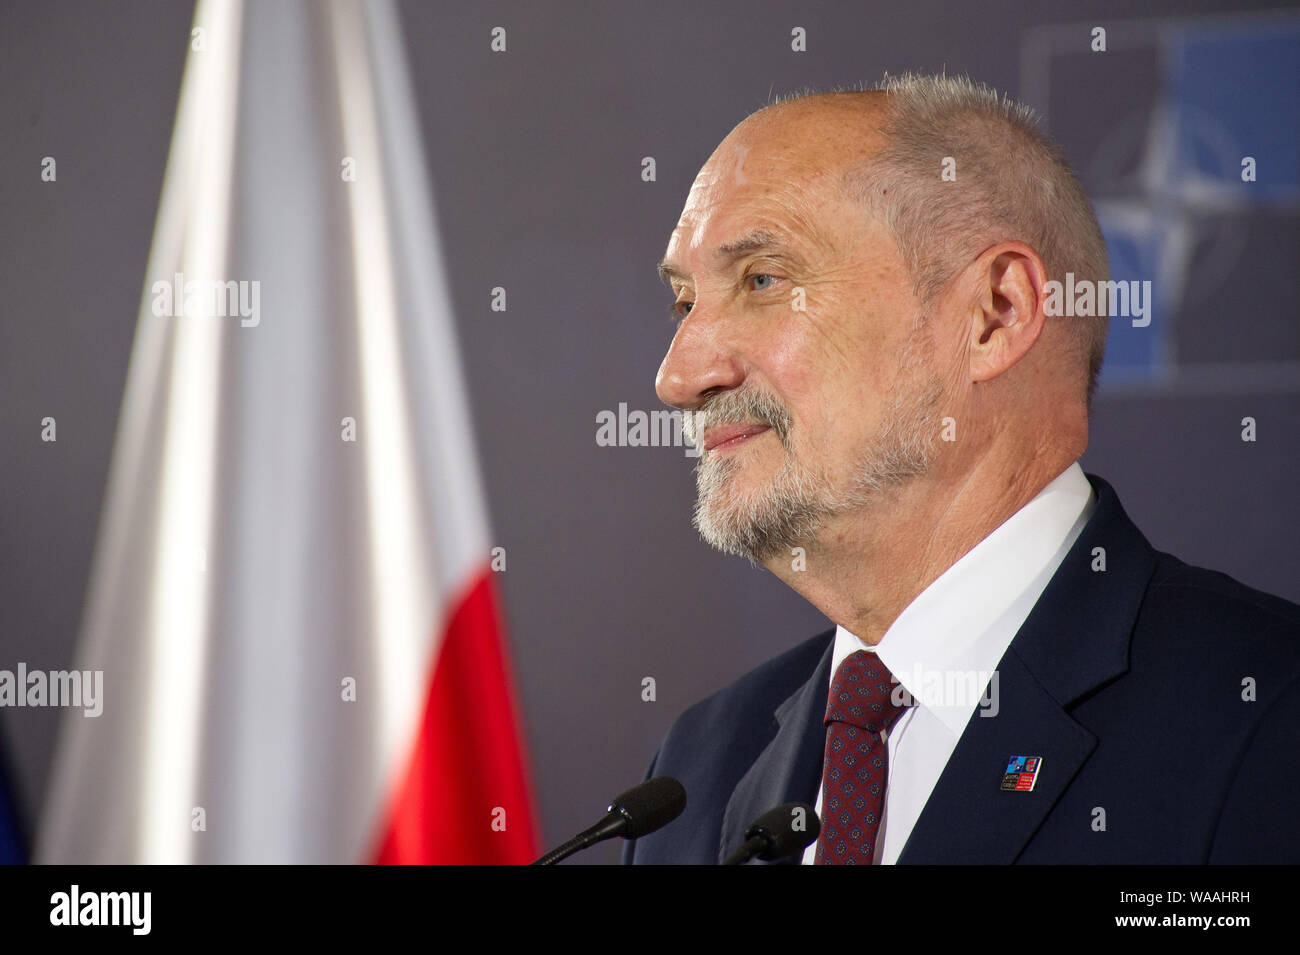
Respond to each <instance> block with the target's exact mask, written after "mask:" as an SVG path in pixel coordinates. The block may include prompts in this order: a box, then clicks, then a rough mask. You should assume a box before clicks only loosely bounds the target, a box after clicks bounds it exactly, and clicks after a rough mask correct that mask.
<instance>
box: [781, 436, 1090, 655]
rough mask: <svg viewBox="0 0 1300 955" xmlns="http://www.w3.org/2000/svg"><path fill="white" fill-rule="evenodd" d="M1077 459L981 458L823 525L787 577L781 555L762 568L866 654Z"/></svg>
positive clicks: (1067, 454) (1058, 455)
mask: <svg viewBox="0 0 1300 955" xmlns="http://www.w3.org/2000/svg"><path fill="white" fill-rule="evenodd" d="M1077 457H1078V454H1077V453H1074V452H1073V451H1068V450H1062V449H1055V453H1043V454H1040V455H1029V456H1023V457H1020V458H1019V460H1020V462H1021V464H1020V466H1019V467H1016V466H1013V465H1011V464H1010V463H1009V462H1007V461H1005V460H1002V459H1001V457H1000V456H999V457H998V458H996V459H995V458H994V457H993V456H986V457H984V458H983V459H981V461H979V462H977V463H976V464H975V466H973V467H971V468H968V469H966V470H964V471H963V472H961V473H956V474H943V473H941V472H940V473H934V472H931V473H927V474H924V475H922V476H920V477H918V478H914V479H912V480H911V481H909V482H908V483H907V484H905V485H902V486H899V487H896V488H891V489H889V490H886V491H883V492H881V493H880V494H879V495H878V496H877V498H876V499H875V500H873V501H872V502H871V503H870V504H869V505H868V506H867V507H865V508H863V509H861V510H857V511H853V512H846V513H844V514H842V515H839V516H837V517H836V518H834V519H833V520H832V521H830V522H828V524H827V525H826V526H825V528H824V529H823V531H822V533H821V534H819V535H818V538H817V541H816V542H815V543H814V544H813V546H811V547H809V548H807V554H806V557H805V559H804V561H803V562H802V563H803V569H801V570H794V569H793V568H792V566H791V561H790V559H789V557H788V556H786V555H784V554H783V555H781V556H778V557H775V558H773V559H771V560H769V561H767V562H765V565H766V566H767V568H768V569H769V570H771V571H772V573H774V574H776V576H777V577H779V578H781V579H782V580H783V581H785V582H786V583H787V584H788V585H789V586H790V587H791V588H793V589H794V590H795V591H796V592H798V593H799V594H800V595H801V596H803V597H804V598H805V599H806V600H808V602H809V603H811V604H812V605H813V606H815V607H817V609H818V610H820V611H821V612H822V613H824V614H825V615H826V616H827V617H829V618H830V619H831V620H832V621H833V622H834V623H835V624H837V625H839V626H842V627H844V628H845V629H846V630H848V631H849V632H851V633H853V634H854V635H855V636H857V637H858V638H859V639H861V640H862V641H863V642H865V643H867V644H868V645H873V646H874V645H875V644H877V643H879V642H880V640H881V638H882V637H884V635H885V632H886V631H887V630H888V629H889V627H890V626H891V625H892V624H893V622H894V620H895V619H897V617H898V615H899V614H901V613H902V612H903V611H904V610H905V609H906V608H907V605H908V604H910V603H911V602H912V601H913V600H915V599H916V597H917V596H918V595H919V594H920V593H921V592H922V591H923V590H925V589H926V588H927V587H928V586H930V584H932V583H933V582H934V581H935V580H937V579H938V578H939V577H940V576H941V575H942V574H943V572H944V571H946V570H947V569H948V568H949V567H951V566H952V565H953V564H955V563H956V562H957V561H958V560H959V559H961V557H962V556H963V555H965V554H966V553H967V552H968V551H970V550H971V549H972V548H973V547H975V545H976V544H978V543H979V542H980V541H982V540H983V539H984V538H985V537H987V536H988V535H989V534H991V533H992V532H993V531H994V530H996V529H997V528H998V527H999V526H1000V525H1001V524H1002V523H1004V522H1005V521H1006V520H1007V519H1008V518H1009V517H1011V516H1012V515H1013V514H1015V513H1016V512H1017V511H1018V510H1020V509H1021V508H1022V507H1024V506H1025V505H1026V504H1028V503H1029V502H1030V501H1031V500H1033V498H1034V497H1035V496H1036V495H1037V494H1038V492H1039V491H1041V490H1042V489H1043V488H1044V487H1046V486H1047V485H1048V484H1049V483H1050V482H1051V481H1052V480H1053V479H1054V478H1055V477H1057V475H1059V474H1060V473H1061V472H1062V471H1064V470H1065V469H1066V468H1067V467H1068V466H1069V465H1070V464H1071V463H1073V462H1074V461H1075V460H1076V459H1077ZM1026 461H1027V462H1030V463H1029V464H1025V463H1024V462H1026Z"/></svg>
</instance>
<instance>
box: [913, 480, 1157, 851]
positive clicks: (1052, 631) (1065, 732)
mask: <svg viewBox="0 0 1300 955" xmlns="http://www.w3.org/2000/svg"><path fill="white" fill-rule="evenodd" d="M1089 479H1090V480H1091V481H1092V483H1093V487H1094V488H1095V490H1096V491H1097V496H1098V501H1097V509H1096V511H1095V512H1094V514H1093V516H1092V519H1091V520H1090V521H1089V522H1088V524H1087V525H1086V526H1085V527H1084V529H1083V531H1082V533H1081V534H1080V535H1079V539H1078V540H1076V541H1075V543H1074V545H1073V547H1071V549H1070V551H1069V553H1068V554H1067V555H1066V557H1065V560H1064V561H1062V563H1061V566H1060V568H1059V569H1058V570H1057V572H1056V574H1055V575H1054V576H1053V577H1052V580H1051V582H1050V583H1049V584H1048V586H1047V588H1046V590H1044V592H1043V595H1042V597H1041V598H1039V600H1038V603H1037V604H1036V605H1035V606H1034V609H1033V611H1032V612H1031V613H1030V615H1029V617H1028V618H1027V619H1026V620H1025V623H1024V625H1023V626H1022V627H1021V628H1020V631H1019V632H1018V633H1017V634H1016V637H1015V639H1014V640H1013V641H1012V642H1011V646H1010V647H1009V648H1008V649H1007V652H1006V654H1005V655H1004V656H1003V658H1002V660H1001V662H1000V663H999V664H998V671H997V672H998V684H999V685H998V704H999V705H998V710H997V714H996V715H995V716H991V717H985V716H981V715H980V711H979V710H976V712H975V714H974V715H972V716H971V719H970V722H968V723H967V724H966V729H965V731H964V732H963V733H962V736H961V739H960V740H958V741H957V746H956V748H955V749H954V750H953V753H952V756H951V757H949V759H948V763H947V765H946V766H945V767H944V771H943V774H942V775H941V776H940V777H939V781H938V783H937V784H936V785H935V788H934V790H933V792H932V793H931V794H930V798H929V800H928V801H927V802H926V804H925V808H924V809H923V810H922V812H921V815H920V817H919V818H918V819H917V821H916V825H915V826H914V827H913V829H912V833H911V836H910V837H909V838H908V840H907V844H906V845H905V846H904V847H903V851H902V853H901V854H900V855H899V859H898V861H899V862H900V863H992V864H998V863H1010V862H1014V861H1015V860H1016V858H1017V857H1018V856H1019V855H1020V853H1021V852H1022V851H1023V850H1024V848H1025V845H1026V844H1027V843H1028V842H1029V840H1030V839H1031V838H1032V837H1033V834H1034V832H1035V831H1036V830H1037V829H1038V827H1039V826H1040V825H1041V824H1042V821H1043V819H1044V818H1045V817H1046V815H1047V813H1048V812H1049V811H1050V810H1051V808H1052V806H1053V805H1054V804H1055V803H1056V801H1057V799H1058V798H1059V797H1060V796H1061V794H1062V793H1063V792H1064V791H1065V788H1066V787H1067V786H1068V785H1069V784H1070V781H1071V780H1072V779H1073V778H1074V776H1075V774H1076V773H1078V771H1079V769H1080V768H1081V767H1082V766H1083V764H1084V762H1085V761H1086V760H1087V759H1088V756H1089V755H1090V754H1091V753H1092V750H1093V748H1094V747H1095V746H1096V744H1097V741H1096V738H1095V737H1094V736H1093V735H1092V734H1091V733H1089V732H1088V730H1087V729H1085V728H1084V727H1083V726H1081V725H1080V724H1079V723H1077V722H1076V721H1075V720H1074V719H1073V718H1072V717H1071V716H1070V714H1069V711H1070V709H1071V707H1072V706H1073V704H1074V703H1075V702H1077V701H1078V700H1079V699H1080V698H1082V697H1083V696H1085V695H1087V694H1088V693H1090V692H1092V691H1093V690H1094V689H1096V688H1097V687H1099V686H1102V685H1103V684H1105V683H1107V682H1109V681H1111V680H1113V679H1115V678H1116V677H1118V676H1119V675H1121V674H1123V673H1124V672H1125V671H1126V670H1127V669H1128V646H1129V638H1130V635H1131V634H1132V630H1133V624H1134V621H1135V620H1136V617H1137V612H1138V608H1139V606H1140V605H1141V601H1142V597H1143V595H1144V594H1145V592H1146V587H1147V582H1148V581H1149V580H1150V577H1151V574H1152V572H1153V570H1154V568H1155V557H1154V554H1153V552H1152V550H1151V546H1150V545H1149V544H1148V543H1147V542H1146V539H1145V538H1144V537H1143V536H1142V534H1141V532H1140V531H1138V529H1137V528H1136V527H1135V526H1134V525H1133V523H1132V522H1131V521H1130V520H1129V519H1128V516H1127V515H1126V514H1125V513H1124V510H1123V508H1121V507H1120V505H1119V500H1118V499H1117V498H1116V496H1115V492H1114V490H1113V489H1112V488H1111V487H1110V485H1109V484H1107V483H1106V482H1105V481H1102V480H1101V479H1100V478H1096V477H1094V476H1092V475H1089ZM1097 548H1102V549H1103V550H1104V555H1101V556H1103V557H1104V560H1105V570H1098V569H1094V568H1096V567H1098V566H1100V565H1099V564H1098V563H1097V560H1098V555H1099V552H1098V551H1097ZM1013 756H1039V757H1042V765H1041V768H1040V770H1039V773H1038V777H1037V780H1036V784H1035V787H1034V790H1033V792H1004V791H1002V790H1001V788H1000V784H1001V781H1002V775H1003V772H1004V771H1005V768H1006V764H1007V762H1008V760H1009V759H1010V758H1011V757H1013Z"/></svg>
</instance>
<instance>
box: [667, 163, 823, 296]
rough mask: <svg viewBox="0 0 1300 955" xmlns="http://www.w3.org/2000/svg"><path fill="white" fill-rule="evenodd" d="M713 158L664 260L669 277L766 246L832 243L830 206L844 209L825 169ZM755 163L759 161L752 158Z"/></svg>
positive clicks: (698, 179)
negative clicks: (668, 270)
mask: <svg viewBox="0 0 1300 955" xmlns="http://www.w3.org/2000/svg"><path fill="white" fill-rule="evenodd" d="M739 156H740V157H743V158H738V156H737V155H736V154H735V153H733V154H731V155H725V154H716V153H715V155H714V157H713V158H712V159H710V161H709V162H708V163H706V164H705V166H704V168H703V169H702V170H701V171H700V174H699V175H698V176H697V177H696V179H695V182H694V183H693V184H692V186H691V190H690V192H689V193H688V195H687V197H686V203H685V205H684V206H683V208H682V213H681V216H680V217H679V218H678V221H677V225H676V227H675V228H674V229H673V231H672V234H671V236H670V237H669V240H668V248H667V251H666V253H665V256H664V262H665V265H666V266H668V267H669V269H670V270H671V271H674V272H678V273H681V274H683V275H691V274H694V273H695V272H696V271H703V270H707V269H708V268H709V267H710V265H711V264H713V263H714V261H715V260H717V259H720V258H723V259H725V258H727V257H728V256H732V257H734V256H737V255H741V254H744V253H747V252H755V251H759V250H760V249H761V248H764V247H768V246H778V245H779V246H783V247H804V248H805V249H807V248H808V247H814V246H822V245H825V244H826V243H828V242H830V241H831V240H832V236H831V234H830V231H831V230H830V228H829V223H830V221H831V220H832V218H833V216H831V215H830V212H831V208H830V207H831V205H832V204H835V203H840V202H843V195H842V191H841V190H840V188H839V181H840V178H839V176H838V174H837V173H834V172H833V171H832V169H831V168H829V167H823V168H821V169H817V168H799V167H797V166H795V165H791V164H786V163H780V162H771V163H763V162H761V161H758V160H756V161H754V162H753V166H752V168H751V166H750V162H751V156H752V154H750V155H746V154H744V153H740V154H739ZM759 159H761V157H759Z"/></svg>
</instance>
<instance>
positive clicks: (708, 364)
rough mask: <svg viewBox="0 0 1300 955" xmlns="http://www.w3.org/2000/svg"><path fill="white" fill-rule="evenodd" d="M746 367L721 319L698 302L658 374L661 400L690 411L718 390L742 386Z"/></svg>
mask: <svg viewBox="0 0 1300 955" xmlns="http://www.w3.org/2000/svg"><path fill="white" fill-rule="evenodd" d="M744 380H745V371H744V367H743V365H742V364H741V362H740V360H739V358H738V357H737V356H736V354H735V353H734V351H733V350H732V349H731V348H730V347H729V346H728V345H727V344H726V342H725V340H724V339H723V337H722V330H721V328H720V327H719V325H718V323H716V322H711V321H710V320H709V316H708V315H706V314H702V313H701V311H700V306H699V305H698V303H697V304H696V306H695V307H694V308H692V309H691V312H690V314H689V315H688V316H687V317H686V319H685V320H684V321H683V322H682V324H681V325H679V326H678V328H677V334H675V335H674V336H673V340H672V343H671V344H670V345H669V346H668V353H667V354H666V355H664V360H663V362H662V363H660V365H659V373H658V374H657V375H656V376H655V393H656V394H658V395H659V400H660V401H662V402H663V403H664V404H666V405H672V406H673V407H674V408H681V409H682V410H683V411H690V410H693V409H695V408H698V407H699V406H700V405H701V404H703V403H704V400H705V398H707V397H708V396H709V395H711V394H714V393H715V392H719V391H727V390H729V389H732V388H736V387H739V386H740V384H741V383H742V382H743V381H744Z"/></svg>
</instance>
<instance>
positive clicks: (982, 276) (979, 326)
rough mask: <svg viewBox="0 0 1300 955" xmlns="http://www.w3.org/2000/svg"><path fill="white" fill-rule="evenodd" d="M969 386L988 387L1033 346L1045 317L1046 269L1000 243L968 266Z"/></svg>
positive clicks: (1032, 255)
mask: <svg viewBox="0 0 1300 955" xmlns="http://www.w3.org/2000/svg"><path fill="white" fill-rule="evenodd" d="M970 275H971V280H972V281H973V283H974V289H973V291H974V295H973V303H972V305H971V306H970V311H969V316H970V328H969V334H970V340H969V343H968V346H969V347H968V354H969V356H970V376H971V381H991V380H992V379H994V378H996V377H997V376H998V375H1000V374H1002V373H1003V372H1004V371H1006V370H1007V369H1008V368H1010V367H1011V366H1012V365H1014V364H1015V363H1016V362H1018V361H1020V359H1021V358H1023V357H1025V355H1026V354H1028V352H1029V349H1030V348H1032V347H1033V346H1034V342H1036V341H1038V336H1039V335H1040V334H1041V333H1042V331H1043V323H1044V321H1046V313H1045V311H1044V308H1043V305H1044V302H1045V300H1046V296H1047V292H1046V289H1045V286H1046V284H1047V269H1046V268H1045V267H1044V266H1043V260H1042V259H1041V258H1040V257H1039V255H1038V253H1037V252H1035V251H1034V250H1033V249H1032V248H1030V247H1029V246H1027V245H1025V244H1024V243H1023V242H1001V243H999V244H997V245H995V246H992V247H990V248H988V249H986V250H985V251H984V252H983V253H981V254H980V256H979V258H977V259H976V260H975V261H974V262H972V263H971V271H970Z"/></svg>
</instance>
